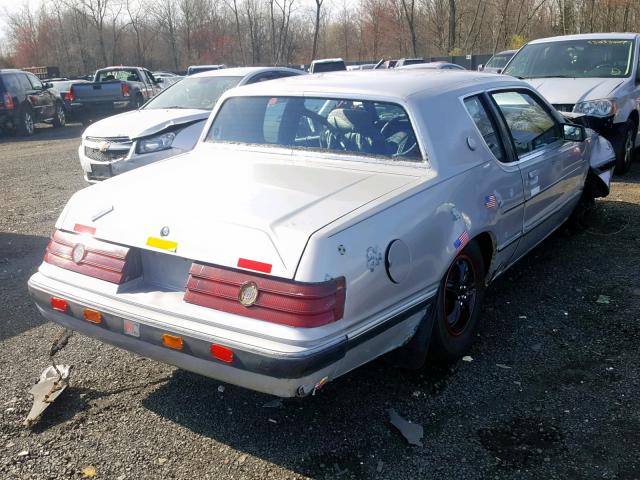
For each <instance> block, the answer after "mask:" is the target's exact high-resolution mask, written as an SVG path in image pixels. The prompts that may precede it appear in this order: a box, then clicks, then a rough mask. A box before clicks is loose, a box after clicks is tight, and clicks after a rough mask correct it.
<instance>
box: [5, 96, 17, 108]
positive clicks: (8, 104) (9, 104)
mask: <svg viewBox="0 0 640 480" xmlns="http://www.w3.org/2000/svg"><path fill="white" fill-rule="evenodd" d="M2 102H3V103H4V108H6V109H7V110H13V109H14V108H16V104H15V102H14V101H13V97H12V96H11V95H10V94H8V93H5V94H4V95H3V97H2Z"/></svg>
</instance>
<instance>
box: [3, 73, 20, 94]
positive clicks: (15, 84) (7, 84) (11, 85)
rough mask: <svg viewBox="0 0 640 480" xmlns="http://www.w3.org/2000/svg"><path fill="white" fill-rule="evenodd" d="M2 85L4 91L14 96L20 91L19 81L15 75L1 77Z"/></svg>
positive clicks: (8, 74)
mask: <svg viewBox="0 0 640 480" xmlns="http://www.w3.org/2000/svg"><path fill="white" fill-rule="evenodd" d="M2 83H3V84H4V90H5V91H6V92H9V93H12V94H14V95H18V94H19V93H20V91H21V90H22V87H21V86H20V80H18V76H17V75H16V74H13V73H7V74H4V75H2Z"/></svg>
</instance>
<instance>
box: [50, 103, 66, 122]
mask: <svg viewBox="0 0 640 480" xmlns="http://www.w3.org/2000/svg"><path fill="white" fill-rule="evenodd" d="M66 124H67V114H66V112H65V111H64V108H63V107H62V104H60V103H56V111H55V113H54V115H53V126H54V127H55V128H61V127H64V126H65V125H66Z"/></svg>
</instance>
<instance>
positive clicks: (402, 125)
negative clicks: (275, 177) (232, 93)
mask: <svg viewBox="0 0 640 480" xmlns="http://www.w3.org/2000/svg"><path fill="white" fill-rule="evenodd" d="M207 141H209V142H216V143H218V142H224V143H231V142H232V143H246V144H252V145H269V146H278V147H285V148H294V149H304V150H315V151H329V152H339V153H347V154H353V155H363V156H368V157H371V156H374V157H382V158H391V159H397V160H404V161H412V162H420V161H422V156H421V154H420V149H419V147H418V143H417V140H416V136H415V133H414V130H413V127H412V126H411V121H410V120H409V117H408V115H407V113H406V112H405V110H404V108H402V107H401V106H399V105H396V104H393V103H386V102H375V101H363V100H343V99H333V98H308V97H306V98H303V97H231V98H229V99H227V100H226V101H225V102H224V104H223V105H222V106H221V107H220V110H219V111H218V114H217V115H216V118H215V119H214V121H213V123H212V124H211V128H210V130H209V132H208V134H207Z"/></svg>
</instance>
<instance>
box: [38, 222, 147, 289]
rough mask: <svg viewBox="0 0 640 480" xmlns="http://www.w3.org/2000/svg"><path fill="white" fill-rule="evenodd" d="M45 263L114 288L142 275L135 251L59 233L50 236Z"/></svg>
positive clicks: (85, 237)
mask: <svg viewBox="0 0 640 480" xmlns="http://www.w3.org/2000/svg"><path fill="white" fill-rule="evenodd" d="M44 261H45V262H46V263H50V264H51V265H55V266H57V267H60V268H64V269H66V270H71V271H73V272H76V273H81V274H83V275H88V276H89V277H94V278H99V279H100V280H105V281H107V282H111V283H116V284H121V283H124V282H126V281H127V280H130V279H132V278H136V277H138V276H140V272H141V267H140V256H139V252H138V251H137V250H135V249H130V248H128V247H123V246H121V245H115V244H113V243H108V242H103V241H101V240H97V239H95V238H93V237H89V236H86V235H77V234H75V233H69V232H63V231H61V230H56V231H55V232H54V234H53V235H52V236H51V240H50V241H49V245H47V250H46V252H45V254H44Z"/></svg>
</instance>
